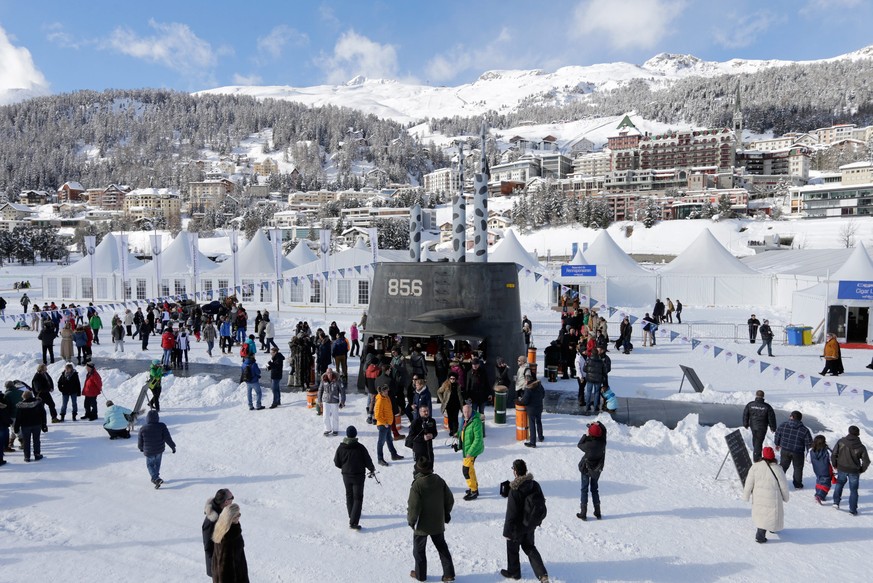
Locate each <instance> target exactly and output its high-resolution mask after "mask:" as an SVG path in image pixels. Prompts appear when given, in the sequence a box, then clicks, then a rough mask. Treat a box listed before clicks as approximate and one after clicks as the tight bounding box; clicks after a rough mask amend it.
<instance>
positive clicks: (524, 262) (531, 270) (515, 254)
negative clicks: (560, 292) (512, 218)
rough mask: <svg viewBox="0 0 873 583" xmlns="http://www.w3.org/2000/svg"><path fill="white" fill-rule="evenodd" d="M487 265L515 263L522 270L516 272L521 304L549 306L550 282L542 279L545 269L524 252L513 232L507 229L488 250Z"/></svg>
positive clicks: (534, 258)
mask: <svg viewBox="0 0 873 583" xmlns="http://www.w3.org/2000/svg"><path fill="white" fill-rule="evenodd" d="M488 263H515V264H516V266H518V265H520V266H521V267H522V269H521V270H520V271H519V272H518V295H519V298H520V300H521V302H522V303H525V302H536V303H540V304H543V305H549V303H550V302H551V300H552V298H550V297H549V292H550V290H551V289H552V282H551V281H546V279H547V278H545V277H543V273H544V272H545V269H544V268H543V266H542V265H541V264H540V262H539V261H537V259H536V257H534V256H533V255H531V254H530V253H528V252H527V250H525V248H524V247H523V246H522V244H521V242H520V241H519V240H518V237H516V236H515V231H513V230H512V229H507V230H506V231H504V232H503V239H502V240H501V241H500V242H499V243H497V244H496V245H494V247H493V248H492V249H489V250H488Z"/></svg>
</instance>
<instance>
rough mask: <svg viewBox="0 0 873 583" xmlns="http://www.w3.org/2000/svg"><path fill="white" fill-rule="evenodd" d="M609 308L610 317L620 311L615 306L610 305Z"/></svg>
mask: <svg viewBox="0 0 873 583" xmlns="http://www.w3.org/2000/svg"><path fill="white" fill-rule="evenodd" d="M608 309H609V317H610V318H612V317H613V316H614V315H615V313H616V312H617V311H618V310H616V309H615V308H613V307H610V308H608Z"/></svg>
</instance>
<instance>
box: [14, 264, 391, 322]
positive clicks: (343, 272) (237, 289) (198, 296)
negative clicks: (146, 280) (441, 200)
mask: <svg viewBox="0 0 873 583" xmlns="http://www.w3.org/2000/svg"><path fill="white" fill-rule="evenodd" d="M375 267H376V264H375V263H366V264H361V265H355V266H353V267H346V268H344V269H337V270H333V271H323V272H321V273H317V274H308V275H300V276H294V277H284V278H281V279H275V278H273V279H264V280H260V281H256V282H251V283H244V284H241V285H237V286H229V287H221V288H213V289H211V290H206V291H199V292H194V293H190V294H189V293H182V294H168V295H163V296H157V297H153V298H145V299H136V300H133V299H128V300H116V301H115V302H110V303H103V304H94V305H88V306H81V305H80V306H76V307H75V308H72V309H71V308H66V309H61V308H58V309H56V310H42V309H41V310H40V311H39V312H28V313H26V314H14V315H7V316H0V321H2V322H4V323H5V322H13V323H14V322H24V323H26V322H27V320H28V318H30V317H32V315H33V314H38V315H39V316H40V317H45V316H46V315H48V316H49V317H52V318H60V317H62V316H66V317H69V316H72V315H77V314H78V315H80V316H84V315H86V313H87V311H88V309H89V308H93V309H95V310H97V311H98V312H105V311H107V310H109V311H115V310H118V309H125V308H128V307H131V306H133V307H136V308H142V307H147V306H148V305H149V304H156V305H160V304H163V303H164V302H165V301H166V302H180V301H186V300H205V301H212V300H213V299H215V295H216V294H218V296H219V297H221V296H227V295H231V294H233V293H239V294H244V293H254V290H255V288H260V289H270V286H277V287H279V288H282V287H283V286H284V285H285V284H289V283H290V284H292V285H298V284H299V283H302V282H303V281H308V282H309V283H310V284H312V282H313V281H315V280H320V281H325V282H327V281H328V280H330V279H337V277H339V278H341V279H345V278H347V277H350V276H351V275H352V274H353V273H355V274H357V275H361V274H368V273H370V272H371V271H372V270H373V269H375ZM34 305H36V304H34Z"/></svg>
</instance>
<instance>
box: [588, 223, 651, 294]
mask: <svg viewBox="0 0 873 583" xmlns="http://www.w3.org/2000/svg"><path fill="white" fill-rule="evenodd" d="M585 259H587V260H588V263H589V264H590V265H596V266H597V275H598V276H601V277H603V278H604V279H605V280H606V297H597V296H592V297H594V299H595V300H597V301H598V302H607V303H608V304H609V305H612V306H648V305H651V304H652V303H653V302H654V301H655V297H656V296H655V290H656V285H657V278H656V276H655V274H653V273H652V272H650V271H648V270H646V269H644V268H642V267H640V265H639V264H638V263H637V262H636V261H634V260H633V259H632V258H631V257H630V256H629V255H628V254H627V253H625V252H624V251H622V249H621V247H619V246H618V244H617V243H616V242H615V241H613V240H612V237H611V236H610V235H609V233H608V232H606V230H603V231H600V233H599V234H598V235H597V237H595V238H594V241H592V242H591V245H589V246H588V249H587V250H586V251H585Z"/></svg>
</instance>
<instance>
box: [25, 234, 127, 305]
mask: <svg viewBox="0 0 873 583" xmlns="http://www.w3.org/2000/svg"><path fill="white" fill-rule="evenodd" d="M93 261H94V282H93V286H94V288H93V292H94V293H93V297H94V300H95V301H106V300H118V301H120V300H122V299H123V298H124V282H123V281H122V269H121V266H122V261H126V262H127V269H128V273H130V272H132V271H133V270H134V269H136V268H138V267H140V266H141V265H144V262H143V261H140V260H139V259H137V258H136V257H134V256H133V255H132V254H131V253H130V252H129V251H127V250H125V251H123V252H122V253H119V250H118V239H117V238H116V236H115V235H113V234H112V233H109V234H107V235H106V236H105V237H103V240H102V241H100V244H99V245H97V247H96V248H95V249H94V259H93ZM91 286H92V282H91V257H89V256H87V255H86V256H85V257H83V258H82V259H80V260H79V261H77V262H75V263H73V264H72V265H68V266H66V267H62V268H60V269H54V270H51V271H46V272H45V273H44V274H43V276H42V288H43V290H44V291H43V297H45V298H46V300H49V301H50V300H55V301H56V302H57V303H58V304H60V303H61V302H62V301H63V302H69V301H71V300H78V301H82V300H89V301H90V300H91V297H92V293H91V292H92V288H91ZM131 293H132V292H130V291H128V294H127V295H128V297H131Z"/></svg>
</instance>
